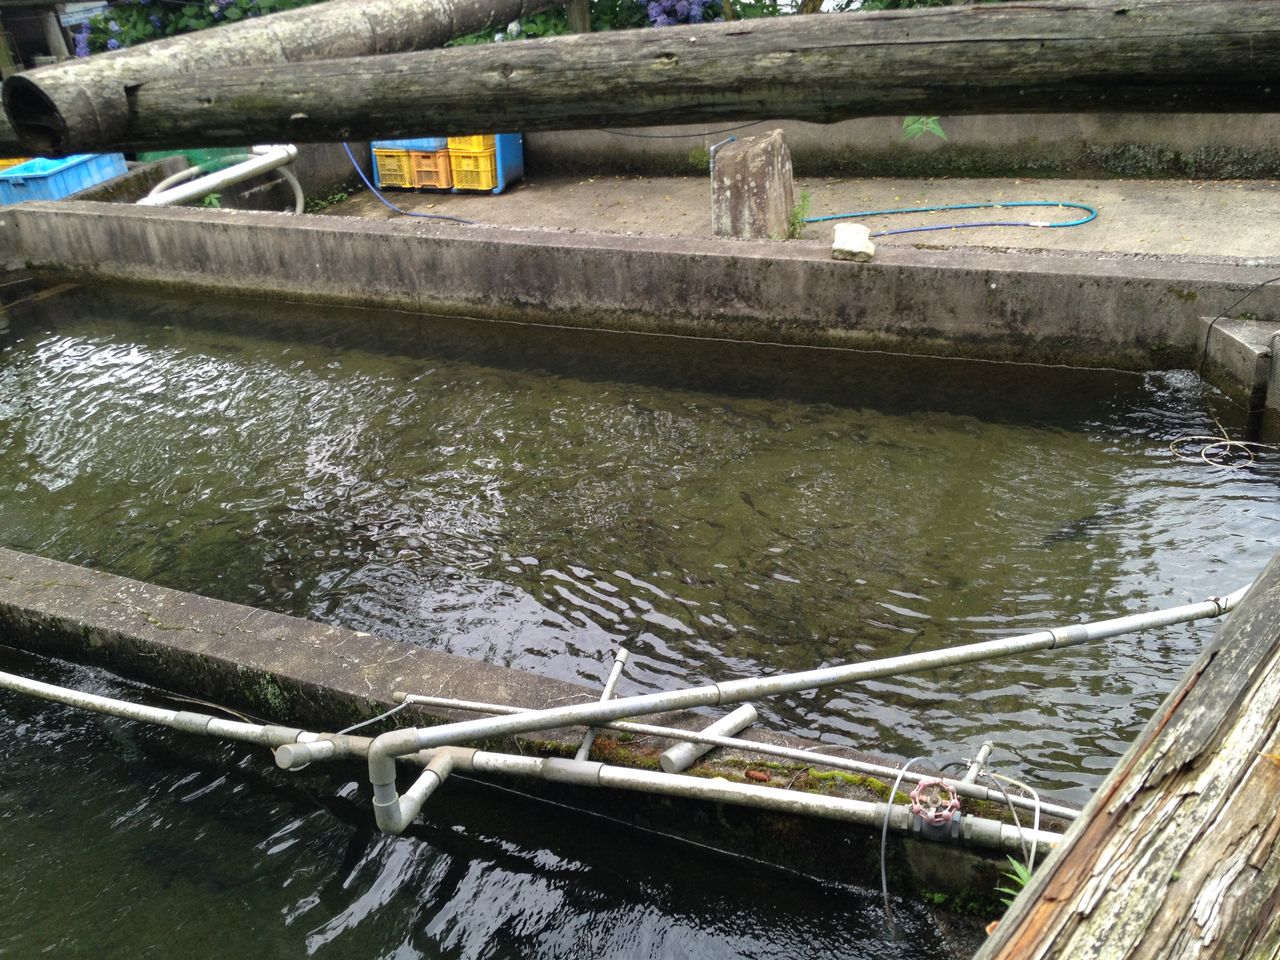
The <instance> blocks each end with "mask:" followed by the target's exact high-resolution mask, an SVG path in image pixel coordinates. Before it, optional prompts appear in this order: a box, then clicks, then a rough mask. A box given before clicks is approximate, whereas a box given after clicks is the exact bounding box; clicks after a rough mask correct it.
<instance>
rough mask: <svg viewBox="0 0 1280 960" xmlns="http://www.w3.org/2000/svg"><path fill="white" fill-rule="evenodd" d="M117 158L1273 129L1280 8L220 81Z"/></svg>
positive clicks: (673, 38) (78, 137) (832, 24)
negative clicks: (845, 130)
mask: <svg viewBox="0 0 1280 960" xmlns="http://www.w3.org/2000/svg"><path fill="white" fill-rule="evenodd" d="M129 101H130V106H131V120H130V123H129V131H128V133H127V135H126V136H125V137H124V138H123V140H112V141H110V142H104V141H100V140H95V139H94V132H93V130H92V127H86V128H84V130H83V131H82V130H81V129H76V130H75V131H74V132H73V133H72V136H73V137H74V139H73V140H72V141H70V142H71V143H72V144H74V146H75V147H76V148H84V149H91V148H105V147H108V146H110V147H112V148H116V147H119V146H131V147H137V148H144V147H157V146H188V145H189V146H194V145H214V144H238V143H248V142H254V141H260V140H263V139H274V140H279V139H287V140H295V141H332V140H342V139H368V138H372V137H383V136H400V135H408V134H411V133H413V132H416V131H422V130H432V131H434V132H436V133H441V134H443V133H468V132H475V131H477V130H547V129H573V128H593V127H600V126H625V125H636V124H654V123H662V122H671V121H679V122H684V123H694V122H706V121H717V122H719V121H735V120H754V119H763V118H770V119H773V118H785V117H790V118H795V119H801V120H813V121H818V122H830V121H834V120H842V119H846V118H849V117H859V116H880V115H890V116H893V115H902V114H910V113H922V112H923V113H931V114H952V115H954V114H969V113H1000V112H1024V113H1025V112H1058V111H1114V110H1127V111H1179V112H1184V111H1190V112H1194V111H1206V112H1218V111H1236V112H1241V111H1243V112H1251V111H1274V110H1276V109H1277V106H1280V0H1172V2H1171V0H1133V2H1129V3H1123V2H1117V0H1077V2H1071V0H1067V2H1057V3H1040V4H1032V3H1026V4H977V5H965V6H961V7H942V8H932V9H919V10H906V11H885V12H881V13H872V14H854V13H851V14H823V15H821V16H812V17H784V18H778V19H768V20H750V21H736V22H734V23H721V24H710V25H703V26H683V27H667V28H663V29H657V30H632V31H625V32H620V33H608V34H599V33H597V34H584V35H575V36H564V37H555V38H551V39H547V40H527V41H521V42H519V43H503V44H493V45H490V46H484V47H466V48H457V49H449V50H433V51H427V52H419V53H408V54H396V55H392V56H385V57H377V58H360V59H351V60H342V61H328V62H321V63H308V64H298V65H296V66H289V67H268V68H260V69H255V70H241V69H237V70H226V71H221V72H208V73H200V74H192V75H188V76H183V77H180V78H174V79H169V80H157V81H154V82H148V83H143V84H141V85H140V86H138V87H137V88H135V89H132V90H131V91H130V95H129Z"/></svg>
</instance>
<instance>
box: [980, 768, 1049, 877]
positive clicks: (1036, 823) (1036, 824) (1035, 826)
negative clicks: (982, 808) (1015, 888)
mask: <svg viewBox="0 0 1280 960" xmlns="http://www.w3.org/2000/svg"><path fill="white" fill-rule="evenodd" d="M989 776H991V777H993V778H994V779H996V780H1004V781H1007V782H1008V783H1011V784H1013V785H1014V786H1015V787H1017V788H1018V789H1019V790H1022V791H1023V792H1025V793H1026V794H1027V795H1028V796H1030V797H1031V799H1032V800H1034V801H1035V805H1036V806H1035V814H1034V815H1033V816H1034V819H1033V820H1032V822H1031V833H1032V836H1031V855H1030V856H1029V857H1028V858H1027V873H1030V872H1031V871H1032V870H1034V869H1035V868H1036V848H1037V847H1038V846H1039V844H1038V843H1037V842H1036V838H1035V835H1036V834H1038V833H1039V832H1040V794H1038V793H1036V791H1035V790H1034V789H1033V788H1032V787H1029V786H1027V785H1026V784H1025V783H1023V782H1022V781H1021V780H1015V779H1013V777H1006V776H1005V775H1004V774H1001V773H995V772H994V771H993V772H991V773H990V774H989ZM1009 809H1010V810H1012V809H1013V806H1012V804H1011V805H1010V807H1009ZM1014 818H1015V821H1016V819H1017V815H1016V814H1015V815H1014Z"/></svg>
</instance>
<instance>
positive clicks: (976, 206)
mask: <svg viewBox="0 0 1280 960" xmlns="http://www.w3.org/2000/svg"><path fill="white" fill-rule="evenodd" d="M1006 207H1059V208H1068V207H1069V208H1071V209H1073V210H1084V211H1085V213H1086V214H1087V215H1086V216H1083V217H1081V218H1080V219H1078V220H1063V221H1059V222H1057V223H1051V222H1049V221H1038V220H985V221H976V222H973V223H939V224H935V225H933V226H928V227H900V228H899V229H897V230H881V231H879V232H878V233H873V234H871V236H873V237H891V236H894V235H896V234H900V233H928V232H930V231H933V230H959V229H961V228H963V227H1079V226H1083V225H1084V224H1086V223H1089V222H1090V221H1091V220H1096V219H1097V218H1098V211H1097V210H1095V209H1094V208H1093V207H1091V206H1089V205H1088V204H1085V203H1068V202H1067V201H1065V200H1011V201H1009V202H1008V203H949V204H945V205H943V206H939V207H897V208H895V209H892V210H859V211H857V212H856V213H832V214H829V215H828V216H825V217H805V219H804V221H803V222H804V223H823V222H825V221H827V220H860V219H863V218H865V217H888V216H893V215H895V214H899V213H935V212H938V211H941V210H1001V209H1004V208H1006Z"/></svg>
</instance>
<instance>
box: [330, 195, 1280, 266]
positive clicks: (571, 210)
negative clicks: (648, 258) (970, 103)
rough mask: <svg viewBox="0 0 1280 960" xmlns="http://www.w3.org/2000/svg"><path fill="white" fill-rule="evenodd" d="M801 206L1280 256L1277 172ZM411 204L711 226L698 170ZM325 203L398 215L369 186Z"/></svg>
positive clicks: (809, 229) (973, 239)
mask: <svg viewBox="0 0 1280 960" xmlns="http://www.w3.org/2000/svg"><path fill="white" fill-rule="evenodd" d="M804 194H808V196H809V203H808V215H809V216H825V215H828V214H833V213H848V212H854V211H862V210H882V209H889V208H898V207H920V206H937V205H944V204H957V203H981V202H996V203H1005V202H1013V201H1067V202H1072V203H1083V204H1087V205H1089V206H1092V207H1094V208H1096V209H1097V211H1098V218H1097V219H1096V220H1094V221H1093V222H1091V223H1088V224H1085V225H1083V226H1079V227H1070V228H1063V229H1052V228H1051V229H1045V228H1031V227H984V228H975V229H961V230H945V231H936V232H928V233H911V234H905V235H901V236H895V237H884V238H880V239H879V240H878V241H877V243H878V244H880V245H882V246H883V247H886V248H888V247H904V246H905V247H929V248H949V247H982V248H988V249H990V248H1008V249H1011V250H1057V251H1074V252H1098V253H1109V254H1131V255H1136V256H1144V255H1145V256H1150V255H1174V256H1178V257H1180V258H1193V259H1201V258H1204V259H1214V258H1220V257H1227V258H1242V259H1245V260H1256V261H1258V262H1259V265H1261V264H1262V263H1265V262H1267V261H1274V262H1276V263H1277V264H1280V231H1277V230H1276V229H1275V228H1274V224H1275V223H1276V222H1280V183H1277V182H1273V181H1259V180H1233V181H1172V180H1051V179H1013V180H990V179H985V180H968V179H931V180H908V179H835V178H830V179H828V178H812V177H809V178H804V177H802V178H797V180H796V197H797V198H800V197H801V196H802V195H804ZM386 196H387V198H388V199H389V200H391V202H393V203H394V204H396V205H397V206H399V207H401V208H402V209H404V210H407V211H410V212H413V213H424V214H440V215H445V216H450V217H462V218H465V219H468V220H473V221H475V222H477V223H483V224H489V225H493V226H500V227H524V228H542V229H547V230H556V231H574V232H586V233H593V232H594V233H605V234H622V235H631V236H671V237H708V238H710V237H711V186H710V179H709V178H702V177H633V176H601V177H554V176H543V175H537V176H533V177H531V178H529V179H527V180H524V181H521V182H519V183H516V184H513V185H511V186H510V187H508V188H507V190H506V191H505V192H503V193H502V194H499V195H496V196H495V195H490V194H477V193H457V194H453V193H443V192H438V191H406V190H388V191H386ZM325 212H326V213H330V214H339V215H344V216H360V217H369V218H374V219H403V218H402V217H401V215H400V214H397V213H395V212H393V211H392V210H390V209H388V208H387V207H386V206H384V205H383V204H382V203H380V202H379V201H378V199H377V198H376V197H375V196H373V194H371V193H370V192H368V191H361V192H360V193H358V194H355V195H353V196H352V197H351V198H350V199H348V200H346V201H343V202H341V203H338V204H335V205H333V206H331V207H329V208H328V209H327V210H326V211H325ZM1083 215H1084V214H1083V213H1082V212H1080V211H1077V210H1075V209H1073V208H1062V209H1054V208H1042V209H1038V208H1013V209H1004V210H999V209H992V210H967V211H966V210H961V211H951V212H946V213H928V214H918V215H917V214H908V215H900V216H892V217H872V218H868V219H866V220H865V221H863V222H865V223H866V224H867V225H868V226H869V227H870V228H871V229H872V230H873V231H878V230H884V229H899V228H902V227H909V226H930V225H936V224H942V223H953V222H966V221H978V220H982V221H990V220H1042V221H1068V220H1074V219H1078V218H1079V217H1080V216H1083ZM831 233H832V223H831V222H826V223H812V224H806V225H805V226H804V227H803V229H802V231H801V238H802V239H806V240H827V241H829V240H830V238H831Z"/></svg>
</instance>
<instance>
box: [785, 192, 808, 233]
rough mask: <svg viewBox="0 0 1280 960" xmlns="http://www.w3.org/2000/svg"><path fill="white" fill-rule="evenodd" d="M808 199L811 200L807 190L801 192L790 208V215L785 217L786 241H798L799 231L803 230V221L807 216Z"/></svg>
mask: <svg viewBox="0 0 1280 960" xmlns="http://www.w3.org/2000/svg"><path fill="white" fill-rule="evenodd" d="M810 199H812V198H811V197H810V196H809V192H808V191H807V190H806V191H803V192H801V194H800V199H799V201H798V202H797V203H796V205H795V206H794V207H792V208H791V213H790V215H789V216H788V217H787V239H788V240H799V239H800V231H801V230H803V229H804V219H805V217H807V216H809V201H810Z"/></svg>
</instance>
